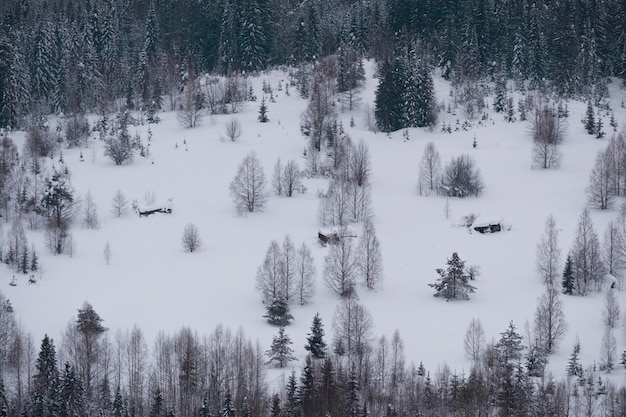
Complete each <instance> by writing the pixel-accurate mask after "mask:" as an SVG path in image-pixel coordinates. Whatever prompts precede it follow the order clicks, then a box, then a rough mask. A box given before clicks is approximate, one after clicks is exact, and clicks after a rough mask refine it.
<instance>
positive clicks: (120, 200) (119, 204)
mask: <svg viewBox="0 0 626 417" xmlns="http://www.w3.org/2000/svg"><path fill="white" fill-rule="evenodd" d="M127 212H128V200H127V199H126V196H125V195H124V193H122V191H121V190H117V191H116V192H115V194H114V195H113V201H112V207H111V213H113V215H114V216H115V217H122V216H123V215H125V214H126V213H127Z"/></svg>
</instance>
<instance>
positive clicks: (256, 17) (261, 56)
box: [239, 0, 267, 72]
mask: <svg viewBox="0 0 626 417" xmlns="http://www.w3.org/2000/svg"><path fill="white" fill-rule="evenodd" d="M242 3H243V5H242V10H241V16H240V19H241V32H240V36H239V38H240V44H241V58H240V60H241V69H242V70H244V71H247V72H256V71H259V70H261V69H263V68H264V67H265V63H266V61H267V57H266V56H265V52H266V49H267V47H266V44H267V37H266V33H265V28H266V26H265V24H264V21H263V17H264V16H263V13H262V10H261V8H260V6H259V3H258V2H257V1H256V0H246V1H244V2H242Z"/></svg>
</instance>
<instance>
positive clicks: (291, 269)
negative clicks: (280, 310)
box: [280, 235, 298, 303]
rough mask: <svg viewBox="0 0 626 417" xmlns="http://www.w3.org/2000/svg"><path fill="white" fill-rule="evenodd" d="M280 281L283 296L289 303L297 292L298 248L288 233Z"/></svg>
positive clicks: (282, 254)
mask: <svg viewBox="0 0 626 417" xmlns="http://www.w3.org/2000/svg"><path fill="white" fill-rule="evenodd" d="M281 249H282V250H281V252H280V255H281V261H280V281H281V286H282V291H281V292H282V297H283V298H284V299H285V301H287V303H289V302H290V301H291V300H292V299H293V298H294V297H295V296H296V294H297V289H298V287H297V285H296V261H297V254H296V248H295V246H294V245H293V241H292V240H291V236H289V235H286V236H285V239H284V240H283V244H282V248H281Z"/></svg>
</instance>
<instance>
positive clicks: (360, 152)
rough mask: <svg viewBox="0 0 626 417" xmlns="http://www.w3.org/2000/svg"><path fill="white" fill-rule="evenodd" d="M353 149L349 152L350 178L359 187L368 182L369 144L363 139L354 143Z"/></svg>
mask: <svg viewBox="0 0 626 417" xmlns="http://www.w3.org/2000/svg"><path fill="white" fill-rule="evenodd" d="M352 146H353V150H352V152H350V160H349V165H350V173H351V179H352V180H353V181H354V182H356V184H357V185H358V186H359V187H362V186H364V185H365V184H367V183H368V181H369V177H370V171H371V167H370V165H371V164H370V151H369V146H368V145H367V143H365V141H364V140H363V139H361V140H360V141H359V142H358V143H357V144H356V145H352Z"/></svg>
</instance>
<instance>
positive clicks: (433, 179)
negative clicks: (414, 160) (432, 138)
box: [417, 142, 442, 195]
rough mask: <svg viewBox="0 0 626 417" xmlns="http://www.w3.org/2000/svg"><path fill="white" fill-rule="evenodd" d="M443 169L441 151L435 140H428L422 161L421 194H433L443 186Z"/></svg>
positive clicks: (418, 189)
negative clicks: (436, 146) (438, 149)
mask: <svg viewBox="0 0 626 417" xmlns="http://www.w3.org/2000/svg"><path fill="white" fill-rule="evenodd" d="M441 179H442V169H441V157H440V156H439V151H437V148H435V144H434V143H433V142H428V143H427V144H426V148H425V149H424V154H423V155H422V161H421V162H420V171H419V178H418V181H417V192H418V193H419V195H431V194H433V193H435V194H436V193H438V192H439V187H440V186H441Z"/></svg>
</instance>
